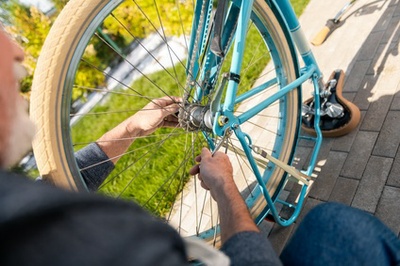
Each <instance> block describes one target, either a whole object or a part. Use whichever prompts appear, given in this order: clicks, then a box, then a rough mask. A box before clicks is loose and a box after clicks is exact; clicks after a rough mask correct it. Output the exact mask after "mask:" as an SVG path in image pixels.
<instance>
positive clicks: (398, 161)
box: [387, 150, 400, 206]
mask: <svg viewBox="0 0 400 266" xmlns="http://www.w3.org/2000/svg"><path fill="white" fill-rule="evenodd" d="M387 185H388V186H393V187H397V188H400V150H398V151H397V155H396V158H395V160H394V162H393V165H392V170H391V171H390V175H389V178H388V181H387ZM399 206H400V205H399Z"/></svg>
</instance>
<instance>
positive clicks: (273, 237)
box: [268, 224, 295, 254]
mask: <svg viewBox="0 0 400 266" xmlns="http://www.w3.org/2000/svg"><path fill="white" fill-rule="evenodd" d="M294 228H295V225H294V224H293V225H291V226H287V227H282V226H280V225H278V224H275V225H274V227H273V228H272V231H271V233H270V235H269V236H268V240H269V241H270V242H271V245H272V247H273V248H274V250H275V252H276V253H277V254H281V252H282V250H283V248H284V247H285V245H286V243H287V241H288V240H289V239H290V237H291V236H292V233H293V230H294Z"/></svg>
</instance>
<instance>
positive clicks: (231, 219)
mask: <svg viewBox="0 0 400 266" xmlns="http://www.w3.org/2000/svg"><path fill="white" fill-rule="evenodd" d="M216 200H217V202H218V210H219V215H220V224H221V241H222V243H225V241H227V240H228V239H229V238H230V237H232V236H233V235H235V234H237V233H239V232H245V231H254V232H259V230H258V228H257V226H256V224H255V223H254V221H253V219H252V218H251V216H250V213H249V211H248V209H247V206H246V204H245V202H244V200H243V198H242V196H241V195H240V193H239V191H238V189H237V188H236V186H235V185H233V186H227V187H225V188H224V191H223V192H222V193H218V196H216Z"/></svg>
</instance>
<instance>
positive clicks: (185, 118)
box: [179, 104, 213, 131]
mask: <svg viewBox="0 0 400 266" xmlns="http://www.w3.org/2000/svg"><path fill="white" fill-rule="evenodd" d="M179 124H180V126H181V127H182V128H184V129H185V130H187V131H199V130H201V131H211V130H212V128H213V119H212V115H211V111H210V106H202V105H199V104H186V105H185V106H184V107H181V108H180V110H179Z"/></svg>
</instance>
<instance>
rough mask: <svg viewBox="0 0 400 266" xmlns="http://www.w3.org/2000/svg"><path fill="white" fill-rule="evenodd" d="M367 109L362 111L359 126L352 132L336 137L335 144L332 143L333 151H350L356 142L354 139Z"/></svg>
mask: <svg viewBox="0 0 400 266" xmlns="http://www.w3.org/2000/svg"><path fill="white" fill-rule="evenodd" d="M365 113H366V112H365V111H361V119H360V122H359V124H358V126H357V128H355V129H354V130H353V131H351V132H350V133H348V134H346V135H344V136H342V137H338V138H335V140H334V142H333V145H332V150H333V151H342V152H349V151H350V149H351V146H352V145H353V143H354V140H355V139H356V137H357V134H358V131H359V129H360V125H361V123H362V121H363V119H364V117H365Z"/></svg>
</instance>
